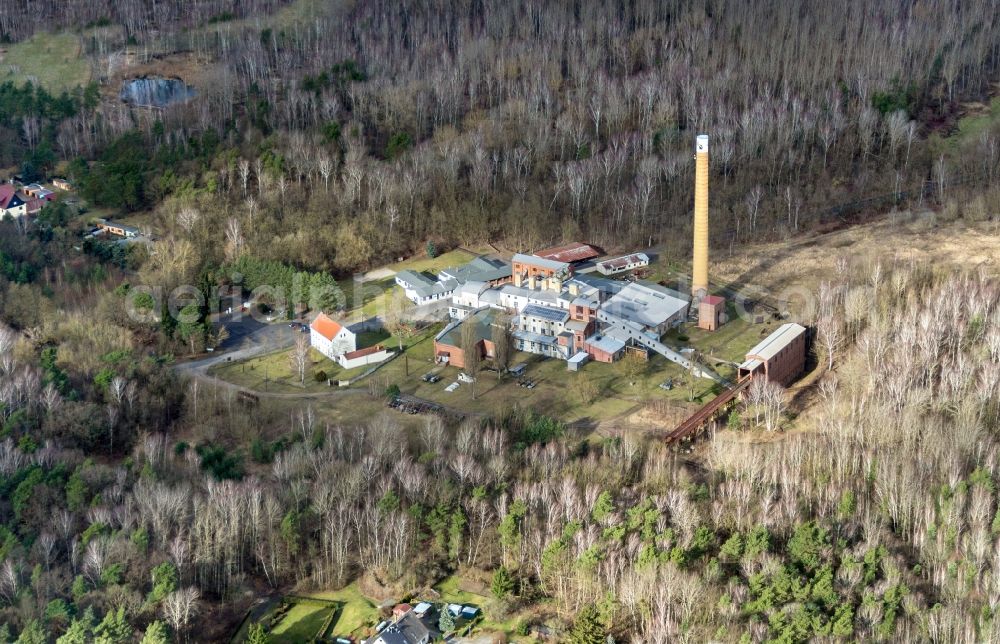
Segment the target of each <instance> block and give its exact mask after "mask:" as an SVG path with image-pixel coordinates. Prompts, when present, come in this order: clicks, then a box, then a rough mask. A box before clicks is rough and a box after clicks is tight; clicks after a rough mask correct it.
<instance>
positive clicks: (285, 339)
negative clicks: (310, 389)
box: [176, 313, 301, 382]
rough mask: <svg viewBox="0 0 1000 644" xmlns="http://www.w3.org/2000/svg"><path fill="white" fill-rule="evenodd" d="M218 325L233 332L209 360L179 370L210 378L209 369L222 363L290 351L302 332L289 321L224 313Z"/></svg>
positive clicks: (179, 366) (185, 364) (182, 365)
mask: <svg viewBox="0 0 1000 644" xmlns="http://www.w3.org/2000/svg"><path fill="white" fill-rule="evenodd" d="M215 322H217V323H219V324H222V325H223V326H225V327H226V330H227V331H229V337H228V338H226V341H225V342H223V343H222V345H221V346H219V347H217V348H216V350H215V351H214V352H213V353H212V354H211V355H209V356H207V357H205V358H200V359H198V360H189V361H187V362H179V363H177V365H176V369H177V370H178V371H181V372H184V373H188V374H192V375H199V376H207V375H208V368H209V367H211V366H212V365H215V364H219V363H220V362H230V361H231V362H237V361H239V360H246V359H247V358H252V357H253V356H257V355H260V354H263V353H270V352H272V351H278V350H280V349H287V348H288V347H291V346H292V345H293V344H295V338H296V336H297V334H299V333H301V331H299V330H298V329H292V328H290V327H289V326H288V323H287V322H273V323H267V322H262V321H259V320H254V319H253V318H252V317H250V316H249V315H246V314H245V313H244V314H240V313H233V314H230V315H227V314H221V315H220V316H219V318H218V319H217V320H215ZM219 382H221V381H219Z"/></svg>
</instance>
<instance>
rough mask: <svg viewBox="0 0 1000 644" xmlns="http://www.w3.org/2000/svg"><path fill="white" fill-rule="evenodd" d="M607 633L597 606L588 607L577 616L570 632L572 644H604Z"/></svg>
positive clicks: (569, 640)
mask: <svg viewBox="0 0 1000 644" xmlns="http://www.w3.org/2000/svg"><path fill="white" fill-rule="evenodd" d="M605 636H606V633H605V632H604V627H603V626H601V620H600V616H599V615H598V614H597V607H596V606H587V607H585V608H584V609H583V610H581V611H580V614H579V615H577V616H576V621H575V622H573V628H572V629H571V630H570V632H569V639H568V640H567V641H568V642H569V643H570V644H604V641H605Z"/></svg>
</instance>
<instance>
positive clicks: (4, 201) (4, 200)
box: [0, 183, 28, 218]
mask: <svg viewBox="0 0 1000 644" xmlns="http://www.w3.org/2000/svg"><path fill="white" fill-rule="evenodd" d="M26 214H28V206H27V203H26V202H25V200H24V199H22V198H21V197H20V196H19V195H18V194H17V189H16V188H15V187H14V186H13V185H12V184H9V183H4V184H0V217H14V218H17V217H23V216H25V215H26Z"/></svg>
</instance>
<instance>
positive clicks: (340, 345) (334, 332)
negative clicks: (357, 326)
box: [309, 313, 358, 360]
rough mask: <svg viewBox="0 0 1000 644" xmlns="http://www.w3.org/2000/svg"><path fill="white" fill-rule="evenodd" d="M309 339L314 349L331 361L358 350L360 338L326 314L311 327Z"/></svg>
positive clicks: (320, 315)
mask: <svg viewBox="0 0 1000 644" xmlns="http://www.w3.org/2000/svg"><path fill="white" fill-rule="evenodd" d="M309 339H310V341H311V342H312V346H313V348H314V349H316V350H317V351H319V352H320V353H322V354H323V355H325V356H326V357H327V358H330V359H331V360H337V356H342V355H344V354H345V353H351V352H353V351H355V350H356V349H357V348H358V336H357V335H356V334H355V333H354V332H353V331H351V330H350V329H348V328H347V327H346V326H344V325H342V324H340V323H339V322H337V321H336V320H334V319H333V318H331V317H330V316H328V315H327V314H326V313H320V314H319V315H317V316H316V319H315V320H313V321H312V324H310V325H309Z"/></svg>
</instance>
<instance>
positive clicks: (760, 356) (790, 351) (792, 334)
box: [739, 322, 806, 386]
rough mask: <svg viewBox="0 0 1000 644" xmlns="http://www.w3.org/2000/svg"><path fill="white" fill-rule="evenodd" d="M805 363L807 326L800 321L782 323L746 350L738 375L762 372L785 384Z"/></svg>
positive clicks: (788, 382)
mask: <svg viewBox="0 0 1000 644" xmlns="http://www.w3.org/2000/svg"><path fill="white" fill-rule="evenodd" d="M805 366H806V329H805V327H804V326H802V325H801V324H795V323H794V322H789V323H788V324H782V325H781V326H780V327H778V329H777V330H776V331H775V332H774V333H772V334H771V335H769V336H767V337H766V338H764V339H763V340H762V341H761V342H760V343H759V344H758V345H757V346H755V347H754V348H753V349H750V351H748V352H747V355H746V360H745V361H744V362H743V364H741V365H740V369H739V379H740V380H744V379H746V378H751V377H753V378H757V377H760V376H763V377H765V378H767V379H768V380H770V381H771V382H777V383H778V384H780V385H783V386H788V385H789V384H791V383H792V381H794V380H795V379H796V378H797V377H798V376H799V374H801V373H802V370H803V369H805Z"/></svg>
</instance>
